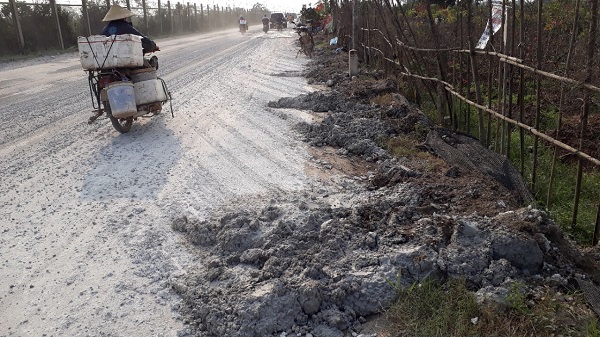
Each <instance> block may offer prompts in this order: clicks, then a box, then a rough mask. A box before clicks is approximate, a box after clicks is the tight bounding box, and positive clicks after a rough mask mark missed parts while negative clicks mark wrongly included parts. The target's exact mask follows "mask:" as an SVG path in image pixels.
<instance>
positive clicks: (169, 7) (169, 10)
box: [167, 0, 173, 34]
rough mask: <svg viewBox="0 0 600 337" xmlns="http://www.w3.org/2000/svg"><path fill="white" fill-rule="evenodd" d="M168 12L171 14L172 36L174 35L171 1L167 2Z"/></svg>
mask: <svg viewBox="0 0 600 337" xmlns="http://www.w3.org/2000/svg"><path fill="white" fill-rule="evenodd" d="M167 12H168V13H169V22H170V23H171V34H173V15H172V13H171V1H169V0H167Z"/></svg>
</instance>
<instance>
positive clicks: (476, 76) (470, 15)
mask: <svg viewBox="0 0 600 337" xmlns="http://www.w3.org/2000/svg"><path fill="white" fill-rule="evenodd" d="M468 6H469V7H468V9H467V13H468V17H467V35H468V38H467V40H468V41H467V42H468V44H469V50H470V51H474V50H475V46H474V44H473V36H472V35H471V32H472V31H473V29H472V25H471V23H472V20H473V9H472V4H471V2H470V1H469V4H468ZM490 25H491V22H490ZM490 27H491V26H490ZM469 55H470V57H469V59H470V61H471V62H470V63H471V73H472V74H473V81H475V99H476V100H477V103H478V104H479V103H481V87H480V85H479V71H478V70H477V67H476V66H475V53H469ZM467 90H468V91H469V92H470V91H471V87H470V86H468V87H467ZM477 117H478V119H479V120H478V132H479V139H480V141H481V142H482V143H483V144H486V143H487V140H486V134H485V130H484V128H483V111H482V110H481V109H478V112H477ZM467 119H470V114H469V115H467ZM468 128H470V125H469V126H468ZM467 132H468V129H467Z"/></svg>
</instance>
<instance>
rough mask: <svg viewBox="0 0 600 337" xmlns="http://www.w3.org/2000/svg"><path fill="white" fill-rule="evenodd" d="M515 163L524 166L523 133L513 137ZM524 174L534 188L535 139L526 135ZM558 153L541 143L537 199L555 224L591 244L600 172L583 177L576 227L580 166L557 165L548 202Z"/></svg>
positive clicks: (595, 171)
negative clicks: (573, 219)
mask: <svg viewBox="0 0 600 337" xmlns="http://www.w3.org/2000/svg"><path fill="white" fill-rule="evenodd" d="M511 137H512V139H511V143H512V144H513V146H511V148H512V149H511V150H512V151H511V161H512V162H513V163H515V165H516V166H520V158H521V148H520V145H519V132H513V133H512V135H511ZM524 140H525V146H524V149H525V151H524V152H523V158H524V164H525V165H523V167H524V172H522V175H523V177H524V178H525V181H526V182H527V183H529V184H531V181H532V180H533V152H532V149H533V142H534V137H533V136H531V135H527V134H525V139H524ZM553 157H554V150H553V148H551V147H548V146H545V145H544V144H543V143H542V142H539V143H538V159H537V170H536V177H535V188H534V191H533V192H534V195H535V196H536V200H537V204H538V206H539V207H543V208H546V209H547V210H548V211H549V212H550V214H551V216H552V217H553V218H554V220H555V221H556V222H557V223H558V224H559V225H560V226H561V227H562V228H563V229H564V230H565V231H567V232H568V233H569V235H570V236H571V237H572V238H573V239H575V240H576V241H577V242H579V243H580V244H590V243H591V239H592V234H593V231H594V223H595V221H596V212H597V209H598V197H599V196H600V171H599V170H598V169H589V170H586V171H585V172H584V173H583V178H582V186H581V194H580V197H579V207H578V210H577V223H575V224H573V223H572V217H573V204H574V198H575V183H576V176H577V166H576V164H575V163H573V162H572V161H561V160H557V161H556V166H555V173H554V183H553V186H552V193H551V195H550V199H549V200H548V198H547V195H548V189H549V186H550V172H551V170H552V160H553Z"/></svg>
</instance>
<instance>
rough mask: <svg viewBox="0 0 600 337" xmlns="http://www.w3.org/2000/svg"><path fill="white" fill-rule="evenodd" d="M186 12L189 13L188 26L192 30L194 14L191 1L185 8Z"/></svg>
mask: <svg viewBox="0 0 600 337" xmlns="http://www.w3.org/2000/svg"><path fill="white" fill-rule="evenodd" d="M185 14H186V15H187V18H188V27H189V29H190V30H192V16H191V15H190V3H189V2H188V3H187V7H186V8H185Z"/></svg>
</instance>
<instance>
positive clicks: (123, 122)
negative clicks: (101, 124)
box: [110, 116, 133, 133]
mask: <svg viewBox="0 0 600 337" xmlns="http://www.w3.org/2000/svg"><path fill="white" fill-rule="evenodd" d="M110 122H111V123H112V125H113V127H114V128H115V130H117V131H119V132H120V133H127V132H129V130H131V125H133V117H128V118H115V117H113V116H110Z"/></svg>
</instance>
